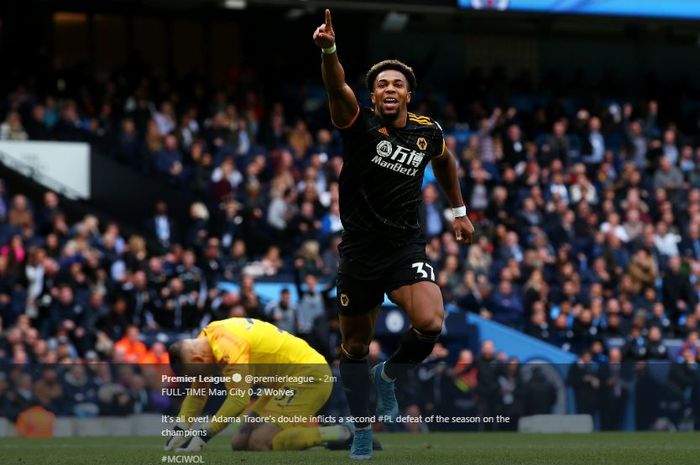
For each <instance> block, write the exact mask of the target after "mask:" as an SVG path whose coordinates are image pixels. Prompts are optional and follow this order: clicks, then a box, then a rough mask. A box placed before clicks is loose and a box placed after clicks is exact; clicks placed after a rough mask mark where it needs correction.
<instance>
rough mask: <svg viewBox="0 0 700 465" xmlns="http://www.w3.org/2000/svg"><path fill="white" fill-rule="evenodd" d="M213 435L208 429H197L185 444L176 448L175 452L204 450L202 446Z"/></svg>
mask: <svg viewBox="0 0 700 465" xmlns="http://www.w3.org/2000/svg"><path fill="white" fill-rule="evenodd" d="M213 436H214V435H213V434H212V433H211V432H210V431H209V430H208V429H201V430H198V431H197V434H196V435H192V436H191V437H190V438H189V441H188V442H187V443H186V444H184V445H183V446H182V447H180V448H179V449H176V450H177V452H199V451H201V450H204V446H206V445H207V442H208V441H209V440H210V439H211V438H212V437H213Z"/></svg>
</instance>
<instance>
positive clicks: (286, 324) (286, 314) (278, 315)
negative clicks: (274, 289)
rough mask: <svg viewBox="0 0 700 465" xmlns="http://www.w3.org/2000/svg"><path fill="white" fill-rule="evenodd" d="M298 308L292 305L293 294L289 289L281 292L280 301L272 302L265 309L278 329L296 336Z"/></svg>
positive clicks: (268, 317) (267, 315) (269, 318)
mask: <svg viewBox="0 0 700 465" xmlns="http://www.w3.org/2000/svg"><path fill="white" fill-rule="evenodd" d="M296 313H297V310H296V306H295V305H294V304H293V303H292V294H291V292H289V289H287V288H284V289H282V290H281V291H280V298H279V300H276V301H273V302H270V303H269V304H268V305H267V306H266V307H265V315H266V317H267V318H266V319H267V320H268V321H271V322H272V323H273V324H274V325H275V326H277V327H278V328H280V329H282V330H284V331H287V332H288V333H291V334H296V330H297V324H296Z"/></svg>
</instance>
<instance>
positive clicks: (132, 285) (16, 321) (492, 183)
mask: <svg viewBox="0 0 700 465" xmlns="http://www.w3.org/2000/svg"><path fill="white" fill-rule="evenodd" d="M475 76H476V77H475ZM55 82H58V83H62V84H60V85H59V86H58V87H56V86H53V85H50V84H47V83H55ZM465 85H467V86H468V87H470V88H474V89H480V88H484V87H485V88H489V87H488V86H489V85H492V86H493V88H499V89H502V88H503V87H504V86H505V87H506V88H510V93H507V95H508V96H509V98H501V99H487V98H484V99H476V98H475V99H473V100H469V101H468V102H465V103H464V104H459V105H458V104H456V103H454V102H450V101H449V100H448V99H446V98H444V97H443V96H441V95H438V94H434V93H432V92H430V91H428V92H425V93H423V94H421V93H419V94H418V96H417V97H418V98H417V99H416V103H415V104H414V105H415V111H416V112H417V113H426V114H429V115H431V116H433V117H434V118H435V119H436V120H438V121H439V122H440V123H441V125H442V127H443V128H444V131H445V137H446V143H447V147H448V148H449V149H450V150H451V151H452V152H453V153H454V154H455V155H456V157H457V159H458V161H459V164H460V174H461V180H462V184H463V185H462V188H463V192H464V193H465V199H466V201H467V205H468V207H469V212H470V217H471V219H472V221H473V222H474V224H475V226H476V228H477V234H476V237H477V241H476V243H475V244H472V245H471V246H469V247H463V248H460V247H459V246H458V245H457V243H456V242H455V240H454V238H453V236H452V234H451V233H450V230H449V218H448V216H447V215H446V211H447V210H448V209H447V208H446V207H447V205H446V204H445V202H444V199H443V198H442V195H441V193H440V192H439V189H438V188H437V184H436V183H435V179H434V177H433V176H432V173H431V172H430V170H428V172H427V173H426V179H425V183H424V190H423V201H424V205H423V206H422V209H421V218H422V221H423V227H424V231H425V233H426V236H427V240H428V244H427V251H428V255H429V257H430V258H431V260H432V261H433V263H434V266H435V269H436V270H439V273H438V274H437V282H438V284H439V286H440V287H441V289H442V291H443V296H444V299H445V302H446V303H447V304H450V305H453V306H455V307H456V308H459V309H461V310H462V311H465V312H475V313H478V314H480V315H481V316H482V317H484V318H489V319H493V320H495V321H498V322H500V323H503V324H505V325H508V326H511V327H513V328H515V329H517V330H520V331H523V332H525V333H527V334H529V335H531V336H533V337H535V338H538V339H541V340H543V341H546V342H549V343H551V344H554V345H556V346H558V347H561V348H563V349H564V350H567V351H570V352H573V353H575V354H577V356H579V357H580V359H581V361H582V362H581V363H580V364H578V365H576V366H579V367H580V370H579V371H581V370H583V371H585V370H586V369H590V367H592V366H597V365H600V366H601V367H602V366H604V365H605V366H613V365H615V364H616V363H618V362H622V361H632V362H639V364H637V365H634V366H633V371H634V373H632V372H630V373H626V374H625V376H628V375H629V377H630V379H631V377H632V375H633V374H634V376H635V377H636V379H642V378H643V377H644V371H643V369H644V367H645V366H648V365H647V362H649V361H656V360H665V361H668V362H669V363H671V364H672V365H673V367H672V369H671V375H670V376H671V377H673V376H675V378H674V379H676V380H677V383H676V385H675V386H676V388H674V389H675V391H674V392H675V394H676V398H677V400H678V402H681V403H682V404H683V405H684V406H685V407H687V408H689V409H691V412H692V411H693V409H694V412H695V418H696V420H695V421H696V422H697V421H698V417H700V407H698V390H699V387H698V385H699V384H700V370H698V365H699V364H700V363H699V362H700V343H699V342H698V331H699V321H700V133H699V132H698V131H697V124H695V125H694V123H693V122H697V115H695V114H694V113H693V112H692V111H686V112H678V111H675V108H674V109H673V111H671V110H669V111H665V108H664V107H663V105H662V104H660V103H659V102H658V101H656V100H653V99H648V100H642V101H640V102H638V103H635V104H632V103H629V102H628V101H627V100H626V99H624V98H608V99H602V98H600V97H597V98H596V97H595V96H585V97H581V96H574V95H573V94H572V95H567V96H566V97H565V98H557V97H552V96H548V95H547V94H546V93H545V92H544V91H543V90H541V89H535V90H531V91H530V92H529V94H528V95H527V97H526V98H525V97H522V87H523V86H522V85H519V84H517V83H516V82H508V81H505V83H504V82H503V81H502V80H498V79H495V78H494V80H493V81H491V82H490V81H489V80H488V79H487V78H482V77H479V75H478V73H476V74H474V73H473V74H472V75H470V76H469V77H468V79H467V82H465ZM509 86H510V87H509ZM525 87H527V86H525ZM516 90H518V91H519V93H518V92H516ZM488 95H493V94H488ZM516 97H518V98H516ZM324 99H325V96H324V95H323V93H322V92H319V91H317V90H314V88H313V87H310V88H308V89H305V93H303V95H293V96H287V97H285V98H280V99H274V100H273V99H270V98H269V96H267V95H266V94H265V93H264V92H261V91H260V89H258V88H256V86H255V78H254V76H250V75H249V74H246V73H240V75H238V79H237V80H236V81H235V82H231V84H230V86H229V87H228V88H225V89H222V90H211V89H209V88H207V87H206V86H204V85H202V84H201V83H200V82H198V81H196V80H193V81H192V82H184V83H179V84H176V83H171V82H165V81H162V80H158V79H155V78H153V77H144V76H138V77H137V78H127V77H123V78H122V77H120V76H89V77H86V76H84V75H76V74H75V73H73V74H71V73H68V72H65V73H63V74H62V73H61V72H57V75H56V79H54V80H53V81H52V80H50V79H46V80H44V81H41V83H37V84H36V85H35V86H34V87H27V86H23V85H19V86H17V87H15V88H14V89H12V90H11V91H10V92H9V93H8V94H7V95H6V97H5V98H4V99H3V100H2V102H0V120H2V121H3V122H2V124H0V140H59V141H86V142H89V143H91V144H92V147H93V149H94V150H96V151H98V152H100V153H101V154H102V155H104V156H109V157H113V158H114V159H116V160H118V161H120V162H122V163H124V164H127V165H130V166H131V167H133V169H134V170H137V171H140V172H142V173H144V174H147V175H149V176H158V177H161V178H163V179H166V180H168V182H169V183H170V184H171V185H172V188H173V189H179V190H182V191H187V192H189V193H191V195H192V200H193V201H192V204H191V205H190V206H189V221H188V222H187V223H185V224H178V222H177V221H176V220H175V219H174V217H173V215H172V214H171V209H172V208H181V206H175V205H167V204H166V203H165V202H162V201H159V200H158V199H152V200H153V201H154V214H153V216H152V217H151V218H149V219H148V220H147V221H146V223H145V224H144V226H143V229H142V231H141V234H133V235H130V236H128V237H126V236H125V235H124V234H123V233H122V228H121V227H120V225H119V224H117V223H114V222H107V223H104V222H100V221H99V220H98V218H97V217H96V216H93V215H87V216H85V217H84V218H82V219H79V220H78V221H74V222H72V221H68V219H67V215H66V213H65V212H64V211H63V208H62V204H61V199H60V198H59V196H57V195H56V194H55V193H53V192H50V191H47V192H46V193H45V195H44V196H43V198H41V199H35V200H34V201H32V200H31V199H28V198H27V197H26V196H25V195H23V193H22V192H7V191H6V190H5V189H4V188H3V189H2V191H1V192H0V245H1V248H0V317H1V318H2V319H1V324H2V326H1V327H0V329H1V330H2V335H1V336H0V364H2V365H3V366H4V367H5V369H3V370H2V371H3V372H4V373H5V375H4V376H5V379H2V380H0V406H2V408H0V411H2V412H3V413H5V412H17V411H19V410H21V408H22V407H23V406H26V405H27V404H28V403H30V402H31V401H32V399H34V398H36V399H39V400H40V401H41V403H42V404H43V405H45V406H47V408H48V407H50V409H52V410H53V411H55V412H56V413H61V414H76V415H81V414H82V415H89V414H90V412H92V413H95V412H98V411H99V412H102V413H105V412H120V411H139V409H141V410H143V409H155V410H158V411H161V410H164V409H165V408H167V405H168V400H167V399H160V398H159V396H158V395H157V393H155V392H148V389H149V387H153V386H154V384H153V383H151V382H149V376H152V373H151V374H149V372H148V371H142V370H139V369H137V368H136V367H134V366H129V365H122V368H121V370H122V371H121V372H119V373H117V372H115V371H114V370H111V371H110V370H109V369H104V368H101V367H103V366H104V365H103V364H101V362H105V361H110V362H117V363H135V364H151V363H162V362H167V353H166V351H165V350H164V348H165V345H164V343H166V342H167V341H168V340H169V338H172V337H173V336H174V335H177V334H182V333H190V332H192V331H196V330H197V328H199V327H201V326H202V325H204V324H206V323H207V322H208V321H211V320H212V319H220V318H226V317H230V316H248V317H255V318H260V319H264V320H268V321H272V322H274V323H275V324H278V325H279V326H281V327H283V328H284V329H286V330H288V331H290V332H293V333H295V334H298V335H300V336H301V337H303V338H305V339H306V340H308V341H309V342H310V343H311V344H312V345H313V346H314V347H316V348H318V349H319V351H321V352H322V353H324V354H325V355H326V356H327V357H328V358H329V360H333V359H334V357H335V353H334V350H333V348H334V347H336V345H337V342H336V341H337V337H338V336H337V321H336V318H337V317H336V314H335V308H334V304H333V299H332V298H331V297H330V296H329V295H328V293H327V292H325V291H326V290H327V287H328V286H327V284H332V282H333V279H334V273H335V270H336V268H337V264H338V251H337V246H338V243H339V234H340V233H341V231H342V224H341V222H340V218H339V211H338V183H337V182H338V175H339V172H340V168H341V166H342V153H341V146H340V140H339V135H338V133H337V131H334V130H333V128H332V127H330V126H329V123H330V121H329V119H328V117H327V114H326V111H325V109H324V107H325V100H324ZM489 100H491V104H489ZM494 100H495V103H493V102H494ZM668 115H670V116H672V117H673V118H675V119H670V117H669V116H668ZM693 118H695V119H693ZM689 120H690V121H689ZM115 195H118V193H115ZM270 279H272V280H275V279H277V280H283V281H288V282H291V281H294V282H295V284H296V285H295V286H293V287H292V286H290V289H285V290H283V291H282V293H281V294H280V296H279V299H278V300H273V301H269V302H265V301H263V299H261V297H260V296H259V295H258V294H257V293H256V282H258V281H259V280H270ZM222 282H229V283H236V284H237V285H238V288H237V290H236V291H230V290H226V288H223V287H220V286H219V284H220V283H222ZM293 293H296V299H293V298H292V297H293V296H292V294H293ZM669 339H680V340H681V341H682V342H681V344H682V346H681V348H680V350H679V351H678V355H677V356H675V357H671V355H670V352H669V349H668V347H667V345H666V343H667V341H668V340H669ZM144 342H146V343H147V344H145V343H144ZM490 350H491V351H493V347H491V348H490ZM467 352H468V351H466V352H465V351H461V352H460V351H458V352H454V351H451V352H450V351H446V350H445V351H444V352H441V351H440V350H437V352H436V353H434V356H433V357H432V358H433V359H444V360H443V362H444V363H445V364H447V365H449V366H451V367H452V368H450V370H446V371H444V370H443V371H441V372H440V373H442V372H445V373H449V376H450V379H451V380H452V381H451V385H454V387H455V389H457V390H458V391H460V390H461V392H468V391H469V392H478V393H479V394H478V395H477V397H476V398H474V399H471V400H470V398H469V396H466V397H465V396H461V397H460V396H456V397H455V398H456V399H458V400H459V399H462V400H463V401H464V402H465V405H468V404H469V402H470V401H472V400H473V401H474V402H475V404H474V405H475V406H476V407H475V408H480V409H481V410H480V412H481V413H484V412H494V411H496V410H498V409H504V408H506V407H504V406H508V405H511V404H513V402H510V403H507V402H506V401H505V400H504V399H505V398H506V397H508V396H510V397H511V398H515V397H514V394H513V392H510V391H509V389H510V388H509V387H508V386H510V384H508V383H513V382H514V381H512V379H513V377H516V375H515V374H514V373H517V371H518V368H517V366H518V361H517V358H509V357H508V356H510V357H515V356H517V354H508V356H506V357H505V360H501V363H500V364H497V365H495V364H491V365H493V366H497V368H494V369H493V370H495V371H494V372H493V373H491V374H490V375H488V377H489V379H487V372H489V370H490V369H488V368H486V365H488V364H484V363H481V364H478V363H475V362H473V361H469V360H470V357H471V359H473V358H474V355H472V354H471V352H469V353H467ZM483 352H484V351H483V350H482V351H481V354H480V355H479V357H482V358H483V357H484V354H483ZM501 359H503V357H501ZM35 362H39V363H42V364H47V365H50V364H68V365H67V367H66V368H61V366H60V365H59V366H58V367H50V366H49V367H47V368H44V369H43V370H42V371H41V372H40V374H36V375H35V376H34V378H32V376H29V375H28V374H27V373H26V371H24V370H22V369H21V368H18V367H22V366H23V365H25V364H29V363H35ZM430 363H434V362H427V364H430ZM477 365H478V367H479V369H478V370H477V372H478V373H479V374H478V375H477V374H476V373H475V374H474V376H473V377H470V376H469V375H467V374H465V373H468V372H469V370H471V367H472V366H477ZM441 366H442V365H441ZM576 366H575V367H574V368H572V373H573V374H571V375H570V376H569V380H568V381H569V383H570V385H571V386H572V387H573V388H574V390H575V391H576V393H577V409H578V411H588V410H587V409H588V408H590V405H588V404H587V403H586V401H585V399H586V398H588V399H589V400H590V399H594V398H595V399H600V398H601V396H603V394H602V391H603V390H601V391H600V392H601V393H599V390H598V388H597V387H595V386H594V385H596V384H599V383H600V379H598V381H597V382H596V381H591V379H592V378H595V376H593V375H591V374H590V373H588V374H586V373H583V374H582V373H580V372H579V371H577V369H576ZM514 367H515V368H514ZM601 369H602V368H601ZM87 372H91V373H92V376H86V373H87ZM460 373H461V374H460ZM441 376H442V375H441ZM606 376H607V375H606ZM620 376H622V375H619V374H615V375H614V377H615V379H620ZM504 377H505V378H504ZM502 378H503V379H505V380H504V381H502ZM541 378H542V375H541V374H533V379H538V380H541ZM606 379H607V378H606ZM10 380H11V381H12V382H11V383H10V382H9V381H10ZM114 380H117V381H119V382H115V381H114ZM475 380H478V382H477V381H475ZM509 380H510V381H509ZM32 383H34V384H32ZM470 383H471V384H470ZM499 383H500V384H499ZM503 383H505V384H506V386H505V387H504V384H503ZM671 384H673V383H671ZM10 386H13V388H12V389H11V388H10ZM104 386H121V388H120V389H119V388H113V389H111V390H110V389H107V390H106V391H107V392H108V394H109V396H108V395H107V394H105V396H104V398H103V396H101V395H99V393H100V392H102V391H104V390H105V389H104ZM479 386H481V387H479ZM485 386H490V387H488V388H486V387H485ZM499 386H500V387H499ZM543 386H544V384H543ZM88 387H89V388H88ZM594 387H595V389H594ZM474 389H475V391H474ZM513 389H515V388H513ZM542 389H545V387H543V388H542ZM610 390H613V391H619V389H612V388H610V389H607V390H604V391H605V392H608V391H610ZM86 392H90V393H92V394H91V396H92V397H91V398H90V399H92V400H91V401H89V402H88V401H87V400H85V393H86ZM487 392H492V395H493V396H496V397H498V399H495V398H494V399H493V400H492V401H488V402H487V399H488V395H487V394H486V393H487ZM508 392H510V394H508ZM603 397H604V396H603ZM543 398H546V396H544V397H543ZM465 399H466V400H465ZM580 399H584V400H581V401H580V402H579V400H580ZM489 402H490V403H489ZM590 402H593V401H590ZM600 402H604V400H603V401H599V400H596V401H595V402H593V403H595V404H596V405H599V404H600ZM86 403H87V404H90V405H89V406H87V407H86V406H85V405H83V404H86ZM59 404H60V405H59ZM156 407H157V408H156ZM417 408H419V409H420V410H421V411H426V410H430V408H437V407H435V405H433V406H432V407H431V406H429V405H421V406H417ZM507 408H514V407H507ZM529 408H530V407H528V408H524V407H523V409H522V411H530V410H528V409H529ZM532 408H533V409H535V410H537V409H542V408H544V407H543V406H542V405H538V406H534V407H532ZM550 408H551V406H550ZM598 408H599V407H598ZM120 409H121V410H120ZM8 415H12V413H8ZM652 416H653V415H652ZM654 418H656V417H654ZM606 424H607V423H605V420H603V426H605V425H606ZM607 425H609V424H607ZM650 425H651V421H650V422H647V423H646V424H644V425H641V427H646V428H648V427H650ZM696 428H697V423H696Z"/></svg>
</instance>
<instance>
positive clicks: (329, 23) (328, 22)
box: [326, 8, 333, 29]
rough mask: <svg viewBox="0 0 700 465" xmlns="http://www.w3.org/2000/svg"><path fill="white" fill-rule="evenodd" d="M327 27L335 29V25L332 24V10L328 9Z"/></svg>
mask: <svg viewBox="0 0 700 465" xmlns="http://www.w3.org/2000/svg"><path fill="white" fill-rule="evenodd" d="M326 27H327V28H329V29H333V23H332V22H331V10H329V9H328V8H326Z"/></svg>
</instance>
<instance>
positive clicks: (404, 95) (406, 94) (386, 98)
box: [371, 69, 411, 120]
mask: <svg viewBox="0 0 700 465" xmlns="http://www.w3.org/2000/svg"><path fill="white" fill-rule="evenodd" d="M371 98H372V105H373V106H374V109H375V111H377V112H378V113H379V114H380V115H381V116H382V117H384V118H386V119H389V120H395V119H396V118H398V117H399V115H400V114H401V112H402V111H405V110H406V106H407V104H408V102H410V101H411V93H410V91H409V88H408V82H407V81H406V76H404V75H403V73H401V72H400V71H396V70H393V69H387V70H385V71H382V72H381V73H379V74H378V75H377V78H376V79H375V80H374V91H373V92H372V95H371Z"/></svg>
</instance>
